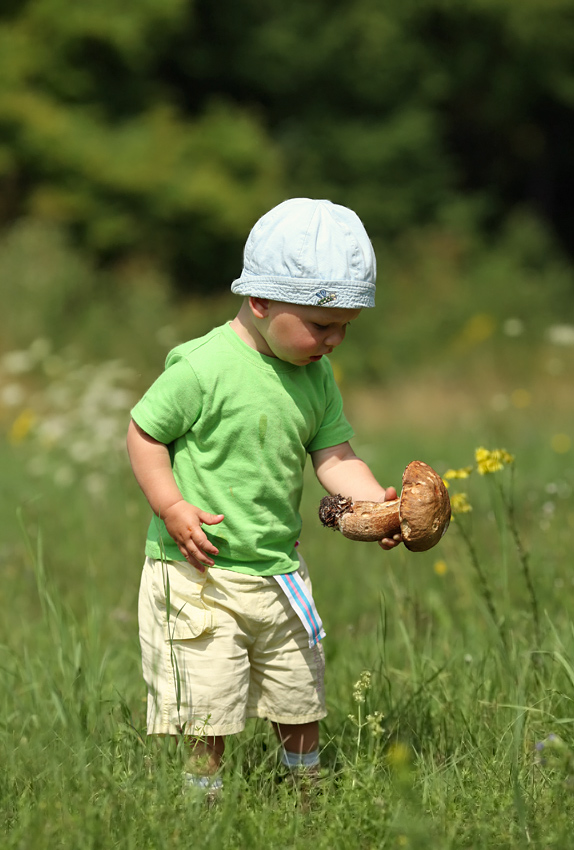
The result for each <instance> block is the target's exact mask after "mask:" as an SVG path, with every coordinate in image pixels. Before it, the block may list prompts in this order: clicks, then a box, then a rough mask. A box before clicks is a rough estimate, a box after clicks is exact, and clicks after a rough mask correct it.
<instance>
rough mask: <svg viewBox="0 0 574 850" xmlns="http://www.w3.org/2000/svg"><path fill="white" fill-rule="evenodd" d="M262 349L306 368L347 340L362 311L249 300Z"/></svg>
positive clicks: (272, 355)
mask: <svg viewBox="0 0 574 850" xmlns="http://www.w3.org/2000/svg"><path fill="white" fill-rule="evenodd" d="M250 304H251V309H252V312H253V315H254V316H255V318H256V319H258V321H257V323H256V326H257V330H258V331H259V333H260V335H261V337H262V340H263V346H262V348H261V349H260V350H261V353H262V354H267V355H269V356H271V357H277V358H279V360H284V361H285V362H286V363H292V364H293V365H294V366H306V365H307V364H308V363H313V362H315V361H317V360H320V359H321V357H323V356H324V355H325V354H330V353H331V352H332V351H333V349H334V348H336V347H337V346H338V345H340V344H341V343H342V342H343V340H344V339H345V333H346V330H347V327H348V325H349V323H350V322H351V321H352V320H354V319H356V318H357V317H358V315H359V313H360V312H361V311H360V310H359V309H357V310H351V309H347V308H342V307H312V306H307V305H302V304H286V303H284V302H282V301H268V300H266V299H262V298H251V299H250Z"/></svg>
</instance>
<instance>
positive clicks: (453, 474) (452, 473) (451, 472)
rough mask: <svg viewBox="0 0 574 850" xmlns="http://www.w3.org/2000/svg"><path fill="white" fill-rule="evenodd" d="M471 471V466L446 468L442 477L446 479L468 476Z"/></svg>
mask: <svg viewBox="0 0 574 850" xmlns="http://www.w3.org/2000/svg"><path fill="white" fill-rule="evenodd" d="M471 472H472V466H463V467H462V468H461V469H447V471H446V472H445V474H444V478H446V479H447V481H448V480H449V479H450V478H468V477H469V475H470V473H471Z"/></svg>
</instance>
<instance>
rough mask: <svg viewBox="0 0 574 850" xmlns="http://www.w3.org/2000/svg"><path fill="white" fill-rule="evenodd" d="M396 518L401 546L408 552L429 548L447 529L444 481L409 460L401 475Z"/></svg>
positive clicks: (429, 470) (447, 516)
mask: <svg viewBox="0 0 574 850" xmlns="http://www.w3.org/2000/svg"><path fill="white" fill-rule="evenodd" d="M399 515H400V520H401V534H402V536H403V541H404V544H405V546H406V547H407V549H410V550H411V551H412V552H425V551H426V550H427V549H432V547H433V546H436V544H437V543H438V542H439V540H440V539H441V537H442V536H443V534H444V533H445V531H446V530H447V528H448V524H449V522H450V499H449V496H448V492H447V489H446V487H445V485H444V481H443V480H442V478H441V477H440V475H438V474H437V473H436V472H435V471H434V469H433V468H432V467H430V466H429V465H428V464H426V463H424V462H423V461H422V460H413V461H412V463H409V465H408V466H407V468H406V469H405V471H404V473H403V489H402V493H401V501H400V507H399Z"/></svg>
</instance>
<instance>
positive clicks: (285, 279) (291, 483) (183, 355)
mask: <svg viewBox="0 0 574 850" xmlns="http://www.w3.org/2000/svg"><path fill="white" fill-rule="evenodd" d="M375 275H376V264H375V256H374V252H373V248H372V245H371V242H370V240H369V237H368V236H367V233H366V231H365V229H364V227H363V225H362V223H361V221H360V220H359V218H358V217H357V216H356V214H355V213H354V212H352V211H351V210H349V209H347V208H346V207H342V206H339V205H336V204H332V203H331V202H330V201H325V200H322V201H314V200H310V199H308V198H294V199H291V200H288V201H285V202H283V203H282V204H279V205H278V206H277V207H275V208H274V209H272V210H271V211H270V212H268V213H267V214H266V215H264V216H263V217H262V218H261V219H260V220H259V221H258V222H257V224H256V225H255V226H254V228H253V229H252V231H251V233H250V235H249V238H248V240H247V243H246V245H245V252H244V268H243V271H242V274H241V277H240V278H238V279H237V280H236V281H234V283H233V285H232V291H233V292H235V293H237V294H239V295H242V296H243V302H242V305H241V307H240V309H239V312H238V313H237V315H236V316H235V318H234V319H233V320H232V321H231V322H230V323H228V324H227V325H224V326H223V327H220V328H215V329H214V330H212V331H211V332H210V333H208V334H207V335H206V336H204V337H202V338H201V339H196V340H192V341H191V342H188V343H185V344H183V345H180V346H178V347H177V348H176V349H174V350H173V351H172V352H171V353H170V354H169V355H168V358H167V362H166V370H165V372H164V373H163V374H162V375H161V376H160V377H159V378H158V379H157V381H156V382H155V383H154V384H153V385H152V387H151V388H150V389H149V390H148V392H147V393H146V395H145V396H144V397H143V398H142V399H141V401H140V402H139V403H138V404H137V405H136V406H135V408H134V409H133V411H132V421H131V423H130V428H129V432H128V451H129V456H130V461H131V464H132V467H133V470H134V474H135V476H136V479H137V481H138V483H139V485H140V487H141V488H142V490H143V492H144V494H145V495H146V497H147V499H148V501H149V503H150V506H151V508H152V510H153V512H154V514H155V516H154V517H153V518H152V521H151V523H150V526H149V531H148V537H147V543H146V556H147V557H146V563H145V566H144V570H143V576H142V584H141V589H140V602H139V619H140V640H141V646H142V659H143V672H144V677H145V679H146V682H147V686H148V734H157V735H177V736H178V737H180V738H181V736H182V735H183V736H184V737H185V740H186V741H188V742H189V745H190V750H189V761H188V765H187V773H186V779H187V782H188V783H189V784H191V785H197V786H201V787H208V788H211V789H212V790H213V789H214V788H216V787H218V786H219V784H220V779H219V778H218V777H217V776H216V773H217V771H218V768H219V766H220V763H221V757H222V755H223V751H224V740H225V736H226V735H229V734H233V733H236V732H239V731H241V730H242V729H243V728H244V725H245V718H246V717H266V718H268V719H269V720H270V721H271V723H272V725H273V728H274V730H275V732H276V735H277V737H278V740H279V742H280V744H281V747H282V761H283V764H284V765H285V766H286V768H287V769H288V770H291V771H293V773H294V774H297V775H307V776H313V774H316V772H317V771H318V768H319V720H320V719H322V718H323V717H325V715H326V711H325V700H324V691H323V657H324V656H323V652H322V647H321V644H320V640H321V638H322V637H323V636H324V634H325V633H324V631H323V628H322V624H321V621H320V619H319V616H318V614H317V612H316V609H315V607H314V604H313V599H312V596H311V583H310V581H309V576H308V572H307V567H306V565H305V563H304V561H303V559H302V558H301V556H300V555H299V554H298V552H297V550H296V546H297V545H298V544H297V540H298V537H299V534H300V530H301V519H300V516H299V503H300V499H301V489H302V481H303V469H304V465H305V460H306V456H307V453H309V454H310V455H311V458H312V462H313V466H314V469H315V473H316V475H317V477H318V479H319V481H320V482H321V484H322V485H323V487H324V488H325V489H326V490H327V491H328V492H329V493H331V494H335V493H342V494H343V495H345V496H351V497H352V498H354V499H368V500H372V501H384V500H385V499H393V498H396V490H395V489H394V488H393V487H389V488H386V489H385V488H384V487H382V486H381V485H380V484H379V483H378V482H377V481H376V479H375V478H374V476H373V474H372V473H371V472H370V470H369V468H368V467H367V466H366V464H365V463H363V461H361V460H360V459H359V458H358V457H356V455H355V454H354V452H353V450H352V449H351V446H350V444H349V442H348V440H349V438H350V437H351V436H352V435H353V432H352V429H351V427H350V425H349V424H348V422H347V420H346V419H345V417H344V414H343V408H342V400H341V396H340V393H339V391H338V389H337V386H336V384H335V382H334V379H333V373H332V370H331V367H330V365H329V363H328V361H327V359H326V357H325V355H328V354H330V353H331V352H332V351H333V349H334V348H335V347H336V346H338V345H340V343H342V341H343V339H344V337H345V332H346V329H347V327H348V325H349V323H350V322H351V321H353V320H355V319H356V318H358V316H359V313H360V312H361V309H362V308H363V307H373V306H374V291H375ZM399 542H400V536H398V535H397V536H396V537H395V538H394V539H392V540H390V539H385V540H382V541H381V542H380V545H381V546H382V548H383V549H391V548H393V547H394V546H396V545H398V543H399Z"/></svg>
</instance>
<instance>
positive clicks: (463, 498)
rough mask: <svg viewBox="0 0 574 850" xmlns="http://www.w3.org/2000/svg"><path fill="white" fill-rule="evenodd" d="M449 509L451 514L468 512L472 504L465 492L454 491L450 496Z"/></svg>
mask: <svg viewBox="0 0 574 850" xmlns="http://www.w3.org/2000/svg"><path fill="white" fill-rule="evenodd" d="M450 509H451V512H452V515H453V516H456V514H469V513H470V512H471V510H472V505H471V504H470V502H469V501H468V496H467V495H466V493H455V494H454V496H451V500H450Z"/></svg>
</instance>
